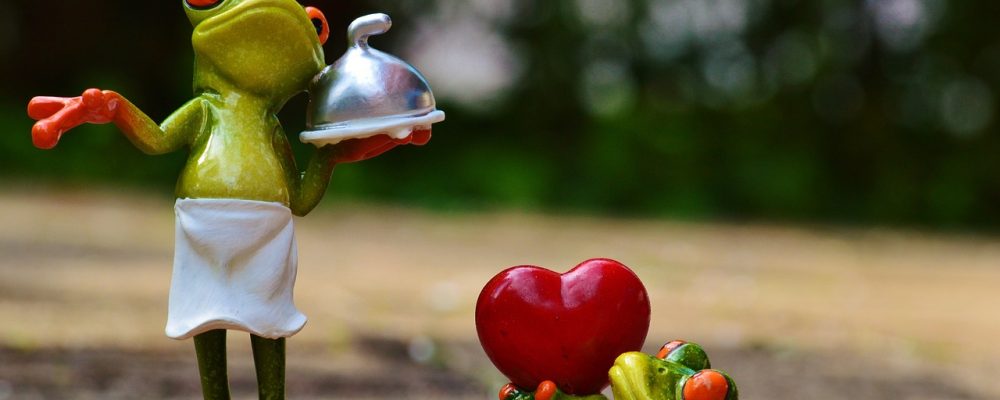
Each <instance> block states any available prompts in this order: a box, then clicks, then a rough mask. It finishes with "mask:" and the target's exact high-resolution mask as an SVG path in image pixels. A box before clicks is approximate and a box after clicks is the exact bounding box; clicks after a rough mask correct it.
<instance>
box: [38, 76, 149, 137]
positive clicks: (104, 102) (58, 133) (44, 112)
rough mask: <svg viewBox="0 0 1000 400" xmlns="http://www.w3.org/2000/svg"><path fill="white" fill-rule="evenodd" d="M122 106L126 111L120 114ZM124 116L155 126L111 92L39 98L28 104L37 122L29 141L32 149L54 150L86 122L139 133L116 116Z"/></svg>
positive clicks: (89, 91)
mask: <svg viewBox="0 0 1000 400" xmlns="http://www.w3.org/2000/svg"><path fill="white" fill-rule="evenodd" d="M123 107H124V108H125V109H126V111H125V112H120V110H121V109H122V108H123ZM126 114H131V115H132V116H133V118H128V120H131V121H133V122H139V123H140V124H141V123H142V122H147V121H143V119H145V120H148V123H150V124H153V126H156V124H155V123H153V122H152V120H149V118H148V117H146V116H145V114H142V113H141V112H138V109H136V108H135V106H133V105H132V104H131V103H129V102H128V101H127V100H125V98H124V97H122V96H121V95H120V94H118V93H115V92H112V91H104V90H99V89H88V90H87V91H85V92H83V95H81V96H79V97H48V96H39V97H35V98H33V99H31V102H30V103H28V115H29V116H30V117H31V118H33V119H35V120H38V122H36V123H35V126H34V127H33V128H32V129H31V139H32V142H34V144H35V147H38V148H41V149H51V148H53V147H55V146H56V144H58V143H59V139H60V138H61V137H62V135H63V134H64V133H66V131H68V130H70V129H73V128H75V127H77V126H79V125H82V124H85V123H91V124H106V123H108V122H114V123H116V124H118V125H119V126H120V127H121V128H122V131H126V130H128V131H129V132H131V133H133V134H136V133H138V132H136V129H134V128H140V126H134V125H132V124H129V121H126V119H125V118H120V117H119V116H124V115H126ZM143 117H145V118H143ZM130 125H132V126H130ZM126 128H133V129H126ZM157 130H159V129H157Z"/></svg>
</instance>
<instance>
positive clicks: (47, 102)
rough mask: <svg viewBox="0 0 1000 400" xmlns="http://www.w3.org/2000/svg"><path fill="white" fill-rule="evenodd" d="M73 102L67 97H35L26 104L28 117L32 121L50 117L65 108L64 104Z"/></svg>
mask: <svg viewBox="0 0 1000 400" xmlns="http://www.w3.org/2000/svg"><path fill="white" fill-rule="evenodd" d="M71 100H73V98H67V97H50V96H37V97H34V98H32V99H31V101H30V102H28V116H29V117H31V119H33V120H36V121H37V120H42V119H45V118H48V117H51V116H52V115H53V114H55V113H57V112H59V110H62V109H63V107H66V104H67V103H68V102H70V101H71Z"/></svg>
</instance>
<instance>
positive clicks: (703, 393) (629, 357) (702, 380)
mask: <svg viewBox="0 0 1000 400" xmlns="http://www.w3.org/2000/svg"><path fill="white" fill-rule="evenodd" d="M608 377H609V378H611V390H612V392H613V393H614V395H615V400H738V399H739V390H738V389H737V388H736V383H735V382H733V379H732V378H730V377H729V376H728V375H726V374H725V373H723V372H722V371H719V370H715V369H711V363H710V362H709V360H708V355H707V354H705V350H704V349H702V348H701V346H699V345H697V344H694V343H687V342H684V341H681V340H675V341H672V342H669V343H667V344H665V345H663V347H662V348H661V349H660V351H659V353H657V354H656V356H651V355H648V354H643V353H640V352H629V353H625V354H622V355H621V356H618V359H616V360H615V365H614V366H613V367H611V370H610V371H608Z"/></svg>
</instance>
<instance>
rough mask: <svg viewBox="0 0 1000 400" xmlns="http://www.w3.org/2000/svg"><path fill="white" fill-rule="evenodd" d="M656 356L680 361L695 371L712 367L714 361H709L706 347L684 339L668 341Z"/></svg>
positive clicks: (671, 360) (679, 362)
mask: <svg viewBox="0 0 1000 400" xmlns="http://www.w3.org/2000/svg"><path fill="white" fill-rule="evenodd" d="M656 358H659V359H661V360H666V361H670V362H675V363H678V364H680V365H683V366H685V367H687V368H690V369H691V370H693V371H701V370H703V369H708V368H712V362H711V361H709V359H708V354H706V353H705V349H703V348H702V347H701V346H699V345H697V344H695V343H690V342H686V341H683V340H674V341H671V342H667V344H665V345H663V347H661V348H660V352H659V353H657V354H656Z"/></svg>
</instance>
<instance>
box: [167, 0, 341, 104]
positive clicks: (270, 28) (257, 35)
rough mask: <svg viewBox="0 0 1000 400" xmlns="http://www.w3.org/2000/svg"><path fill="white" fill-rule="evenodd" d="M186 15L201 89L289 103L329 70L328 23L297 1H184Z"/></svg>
mask: <svg viewBox="0 0 1000 400" xmlns="http://www.w3.org/2000/svg"><path fill="white" fill-rule="evenodd" d="M184 11H185V12H186V13H187V16H188V19H190V20H191V24H192V25H193V26H194V34H193V35H192V37H191V43H192V45H193V46H194V52H195V89H196V90H206V89H210V88H213V89H216V90H218V89H219V87H220V86H230V87H233V88H237V89H240V90H245V91H247V92H250V93H253V94H255V95H259V96H262V97H267V98H274V99H282V100H284V99H287V98H290V97H292V96H294V95H295V94H297V93H299V92H301V91H303V90H305V89H306V87H307V86H308V83H309V81H310V80H312V78H313V77H314V76H315V75H316V74H317V73H319V71H320V70H322V68H323V67H324V66H325V65H324V57H323V47H322V42H324V41H325V40H326V38H327V37H328V36H329V26H328V25H327V22H326V18H325V17H324V16H323V14H322V13H321V12H319V10H316V9H315V8H311V7H310V8H303V7H302V6H301V5H299V3H298V2H296V1H295V0H184Z"/></svg>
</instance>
